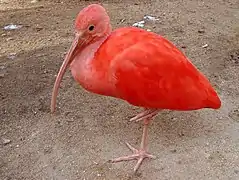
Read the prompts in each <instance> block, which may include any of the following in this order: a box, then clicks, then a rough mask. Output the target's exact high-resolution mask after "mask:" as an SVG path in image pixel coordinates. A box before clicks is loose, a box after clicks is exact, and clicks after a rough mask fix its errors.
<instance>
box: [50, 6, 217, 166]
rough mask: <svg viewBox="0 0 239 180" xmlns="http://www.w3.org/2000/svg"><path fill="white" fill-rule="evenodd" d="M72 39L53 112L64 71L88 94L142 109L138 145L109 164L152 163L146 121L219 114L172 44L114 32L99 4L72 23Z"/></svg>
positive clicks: (132, 31) (139, 32) (149, 35)
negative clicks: (173, 113) (165, 114)
mask: <svg viewBox="0 0 239 180" xmlns="http://www.w3.org/2000/svg"><path fill="white" fill-rule="evenodd" d="M75 32H76V33H75V39H74V42H73V44H72V46H71V48H70V50H69V52H68V54H67V55H66V58H65V60H64V62H63V64H62V66H61V68H60V71H59V73H58V75H57V78H56V82H55V85H54V89H53V93H52V101H51V112H54V110H55V106H56V97H57V93H58V88H59V85H60V82H61V80H62V77H63V75H64V73H65V71H66V68H67V67H68V66H70V69H71V73H72V75H73V77H74V79H75V80H76V81H77V82H78V83H79V84H81V85H82V86H83V88H85V89H86V90H88V91H90V92H93V93H96V94H100V95H104V96H111V97H115V98H120V99H123V100H125V101H127V102H128V103H130V104H132V105H134V106H139V107H143V108H144V111H143V112H142V113H140V114H138V115H137V116H135V117H134V118H132V119H131V121H132V120H134V121H141V120H143V122H144V129H143V136H142V142H141V146H140V148H139V150H138V149H135V148H134V147H132V146H131V145H129V144H128V143H126V144H127V146H128V147H129V148H130V149H131V150H132V151H133V155H129V156H125V157H120V158H116V159H113V160H112V162H119V161H125V160H132V159H137V160H138V161H137V164H136V166H135V168H134V171H136V170H137V169H138V168H139V166H140V164H141V163H142V161H143V160H144V158H154V156H153V155H151V154H149V153H148V151H147V149H146V142H147V132H148V125H149V122H150V120H151V119H152V118H153V117H154V116H155V115H157V114H158V112H159V111H160V110H162V109H169V110H183V111H188V110H197V109H201V108H212V109H218V108H220V106H221V101H220V99H219V97H218V95H217V93H216V92H215V90H214V89H213V87H212V86H211V85H210V83H209V81H208V79H207V78H206V77H205V76H204V75H203V74H202V73H201V72H200V71H199V70H197V68H196V67H195V66H194V65H193V64H192V63H191V62H190V60H189V59H188V58H187V57H186V56H185V55H184V54H183V53H182V52H181V51H180V50H178V49H177V47H175V46H174V45H173V44H172V43H171V42H169V41H168V40H166V39H165V38H163V37H162V36H159V35H158V34H155V33H153V32H148V31H145V30H143V29H139V28H135V27H123V28H119V29H116V30H114V31H112V29H111V25H110V18H109V16H108V14H107V12H106V11H105V9H104V8H103V7H102V6H100V5H97V4H92V5H89V6H88V7H86V8H84V9H83V10H81V11H80V12H79V14H78V16H77V18H76V21H75Z"/></svg>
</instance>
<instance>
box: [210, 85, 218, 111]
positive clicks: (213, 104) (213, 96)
mask: <svg viewBox="0 0 239 180" xmlns="http://www.w3.org/2000/svg"><path fill="white" fill-rule="evenodd" d="M207 104H208V106H209V108H213V109H219V108H220V107H221V100H220V98H219V97H218V95H217V93H216V91H215V90H214V89H213V88H212V87H211V88H210V89H209V92H208V98H207Z"/></svg>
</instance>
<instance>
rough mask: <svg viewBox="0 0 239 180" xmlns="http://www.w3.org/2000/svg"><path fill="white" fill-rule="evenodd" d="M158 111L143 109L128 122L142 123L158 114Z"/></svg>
mask: <svg viewBox="0 0 239 180" xmlns="http://www.w3.org/2000/svg"><path fill="white" fill-rule="evenodd" d="M158 112H159V110H158V109H145V110H144V111H143V112H141V113H139V114H138V115H136V116H135V117H133V118H131V119H130V120H129V121H136V122H138V121H142V120H145V119H151V118H152V117H154V116H156V115H157V114H158Z"/></svg>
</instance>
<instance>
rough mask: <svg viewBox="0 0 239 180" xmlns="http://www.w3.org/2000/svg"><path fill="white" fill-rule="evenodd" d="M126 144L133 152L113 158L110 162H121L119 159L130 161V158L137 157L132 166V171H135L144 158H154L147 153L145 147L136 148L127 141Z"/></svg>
mask: <svg viewBox="0 0 239 180" xmlns="http://www.w3.org/2000/svg"><path fill="white" fill-rule="evenodd" d="M126 145H127V146H128V148H129V149H130V150H131V151H132V152H133V153H134V154H132V155H129V156H123V157H119V158H115V159H113V160H111V161H110V162H112V163H116V162H121V161H130V160H134V159H137V160H138V162H137V163H136V165H135V167H134V172H136V171H137V170H138V169H139V167H140V165H141V164H142V162H143V160H144V159H145V158H150V159H155V158H156V157H155V156H153V155H151V154H149V153H147V152H146V150H145V149H140V150H138V149H136V148H134V147H133V146H131V145H130V144H129V143H126Z"/></svg>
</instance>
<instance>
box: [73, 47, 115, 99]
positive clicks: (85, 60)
mask: <svg viewBox="0 0 239 180" xmlns="http://www.w3.org/2000/svg"><path fill="white" fill-rule="evenodd" d="M101 44H102V42H101V43H100V42H97V43H95V44H91V45H89V46H88V47H87V48H85V49H83V50H82V52H81V53H79V54H78V55H76V57H75V59H74V60H73V61H72V63H71V65H70V69H71V73H72V76H73V78H74V79H75V81H77V82H78V83H79V84H80V85H81V86H82V87H83V88H84V89H86V90H87V91H90V92H93V93H96V94H101V95H106V96H116V95H115V93H114V85H113V84H112V83H110V82H109V80H108V79H109V78H108V71H107V70H105V69H103V68H99V67H97V68H96V67H95V66H94V63H93V61H95V60H97V59H96V58H97V57H96V56H95V54H96V52H97V50H98V48H99V46H100V45H101Z"/></svg>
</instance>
